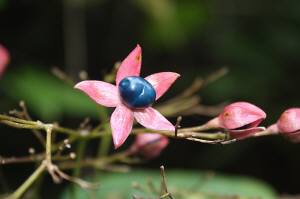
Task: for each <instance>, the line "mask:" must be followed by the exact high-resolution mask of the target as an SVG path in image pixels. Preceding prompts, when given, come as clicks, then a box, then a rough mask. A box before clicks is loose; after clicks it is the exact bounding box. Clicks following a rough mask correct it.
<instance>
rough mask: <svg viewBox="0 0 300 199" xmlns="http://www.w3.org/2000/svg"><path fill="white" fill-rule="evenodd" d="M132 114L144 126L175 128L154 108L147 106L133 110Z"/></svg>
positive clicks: (160, 128)
mask: <svg viewBox="0 0 300 199" xmlns="http://www.w3.org/2000/svg"><path fill="white" fill-rule="evenodd" d="M133 114H134V117H135V119H136V121H137V122H138V123H140V124H141V125H143V126H144V127H146V128H149V129H154V130H169V131H174V130H175V127H174V125H173V124H171V122H169V121H168V120H167V119H166V118H165V117H164V116H162V115H161V114H160V113H159V112H158V111H157V110H155V109H154V108H151V107H148V108H146V109H143V110H134V113H133Z"/></svg>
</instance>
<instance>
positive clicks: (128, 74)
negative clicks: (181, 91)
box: [75, 45, 300, 158]
mask: <svg viewBox="0 0 300 199" xmlns="http://www.w3.org/2000/svg"><path fill="white" fill-rule="evenodd" d="M141 61H142V49H141V47H140V46H139V45H137V47H136V48H135V49H134V50H133V51H132V52H131V53H130V54H129V55H128V56H127V57H126V58H125V59H124V60H123V61H122V63H121V65H120V67H119V69H118V71H117V74H116V85H112V84H110V83H106V82H103V81H95V80H92V81H91V80H88V81H82V82H79V83H78V84H76V85H75V88H77V89H79V90H81V91H83V92H84V93H86V94H87V95H88V96H89V97H90V98H91V99H92V100H94V101H95V102H96V103H98V104H100V105H103V106H106V107H116V109H115V110H114V112H113V113H112V115H111V120H110V124H111V129H112V136H113V142H114V145H115V148H118V147H120V146H121V145H122V144H123V143H124V142H125V140H126V139H127V137H128V136H129V134H130V132H131V130H132V126H133V122H134V119H135V120H136V121H137V122H138V123H139V124H141V125H143V126H144V127H146V128H149V129H154V130H167V131H175V127H174V125H173V124H171V123H170V122H169V121H168V120H167V119H166V118H165V117H164V116H162V115H161V114H160V113H159V112H158V111H157V110H155V109H154V108H152V107H151V105H152V104H153V103H154V102H155V101H156V100H158V99H159V98H160V97H161V96H162V95H163V94H164V93H165V92H166V91H167V90H168V89H169V88H170V86H171V85H172V84H173V83H174V82H175V80H176V79H177V78H178V77H179V76H180V75H179V74H177V73H174V72H161V73H155V74H153V75H150V76H148V77H146V78H142V77H140V69H141ZM265 118H266V113H265V112H264V111H263V110H262V109H260V108H259V107H257V106H255V105H253V104H251V103H248V102H235V103H232V104H229V105H228V106H226V107H224V109H223V111H221V113H220V114H219V115H218V116H217V117H215V118H213V119H212V120H210V121H208V122H207V123H206V124H204V125H202V126H201V128H200V129H201V130H211V129H221V130H222V131H223V132H226V133H227V134H228V135H229V137H230V139H234V140H240V139H245V138H248V137H251V136H254V135H257V134H259V133H269V134H277V133H282V134H284V135H286V136H288V137H289V138H291V139H292V140H293V141H297V142H300V108H292V109H288V110H287V111H285V112H284V113H283V114H282V115H281V117H280V118H279V120H278V121H277V123H276V124H273V125H271V126H270V127H269V128H267V129H266V128H265V127H262V126H259V125H260V123H261V122H262V121H263V120H264V119H265ZM167 145H168V138H166V137H164V136H162V135H159V134H151V133H149V134H141V135H138V136H137V137H136V140H135V142H134V144H133V145H132V147H131V151H136V152H139V153H141V154H143V155H144V156H145V157H146V158H153V157H155V156H157V155H158V154H160V152H161V151H162V150H163V149H164V148H165V147H166V146H167Z"/></svg>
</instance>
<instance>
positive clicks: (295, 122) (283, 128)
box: [267, 108, 300, 142]
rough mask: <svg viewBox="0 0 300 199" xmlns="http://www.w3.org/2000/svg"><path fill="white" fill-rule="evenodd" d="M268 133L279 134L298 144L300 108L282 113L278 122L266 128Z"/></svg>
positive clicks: (299, 138) (299, 139)
mask: <svg viewBox="0 0 300 199" xmlns="http://www.w3.org/2000/svg"><path fill="white" fill-rule="evenodd" d="M267 131H269V132H270V133H281V134H283V135H285V136H287V137H288V138H289V139H290V140H291V141H293V142H300V108H290V109H287V110H286V111H284V112H283V113H282V114H281V116H280V117H279V119H278V121H277V122H276V123H275V124H273V125H271V126H270V127H268V129H267Z"/></svg>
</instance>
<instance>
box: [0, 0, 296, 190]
mask: <svg viewBox="0 0 300 199" xmlns="http://www.w3.org/2000/svg"><path fill="white" fill-rule="evenodd" d="M0 27H1V28H0V42H1V43H3V44H4V45H5V46H6V47H7V48H8V49H9V51H10V53H11V64H10V65H9V68H8V69H7V73H6V74H5V75H4V78H3V79H1V80H0V96H1V98H0V111H1V112H8V111H9V110H11V109H13V108H15V107H17V105H18V102H19V100H25V101H26V103H27V104H28V106H29V111H30V112H31V113H32V115H33V116H34V118H36V119H41V120H43V121H51V122H52V121H60V122H61V123H62V124H65V125H68V126H73V127H76V126H77V125H78V124H79V122H80V119H81V118H82V117H88V116H90V117H93V116H95V115H96V113H95V112H94V110H95V105H94V104H93V103H91V102H90V101H89V100H88V99H87V98H85V97H83V95H81V94H80V93H78V92H74V91H73V90H72V88H71V87H70V86H68V85H64V84H62V83H61V82H60V81H59V80H58V79H57V78H55V77H54V76H53V75H51V72H50V71H51V68H53V67H54V66H57V67H59V68H61V69H63V70H64V71H66V73H68V74H70V75H71V76H72V77H73V78H74V79H76V80H78V73H79V71H81V70H86V71H87V72H88V75H89V78H90V79H101V78H102V77H103V75H104V74H105V73H107V72H109V71H110V70H111V68H112V67H113V64H114V63H115V62H116V61H119V60H121V59H123V58H124V57H125V56H126V55H127V54H128V53H129V52H130V51H131V50H132V49H133V48H134V47H135V45H136V44H137V43H139V44H140V45H141V46H142V48H143V69H142V73H143V75H148V74H151V73H153V72H158V71H176V72H178V73H180V74H181V75H182V78H181V79H180V81H178V82H177V83H176V85H175V86H174V87H173V89H172V90H171V91H170V92H169V93H168V95H166V96H165V97H164V98H162V100H165V99H167V98H171V97H172V95H174V94H176V93H179V92H180V91H182V90H184V89H185V88H187V87H189V85H190V84H191V82H192V80H193V79H194V78H196V77H198V76H205V75H207V74H209V73H212V72H213V71H215V70H217V69H219V68H220V67H223V66H226V67H228V68H229V70H230V72H229V74H228V75H226V76H225V77H223V78H221V79H220V80H218V81H217V82H215V83H213V84H211V85H209V86H207V87H206V88H205V89H203V90H201V92H199V95H201V96H202V99H203V103H205V104H209V105H213V104H217V103H221V102H230V101H236V100H246V101H249V102H252V103H254V104H257V105H258V106H260V107H261V108H263V109H264V110H265V111H266V112H267V114H268V119H267V120H266V121H265V122H264V125H269V124H271V123H273V122H275V121H276V119H277V117H278V116H279V115H280V113H281V112H282V111H283V110H284V109H286V108H288V107H295V106H300V92H298V91H299V75H300V68H299V64H300V58H299V52H300V1H297V0H289V1H268V0H267V1H259V0H244V1H238V0H227V1H223V0H185V1H180V0H173V1H172V0H129V1H125V0H86V1H83V0H63V1H35V0H18V1H11V0H0ZM207 119H208V118H205V117H199V116H191V117H188V118H184V120H183V125H196V124H199V123H202V122H204V121H206V120H207ZM172 121H173V122H174V121H175V120H174V119H173V120H172ZM0 131H1V134H0V155H5V156H12V155H13V156H18V155H24V154H27V151H28V148H29V147H31V146H34V147H35V148H36V149H37V150H39V149H41V147H40V146H39V145H38V143H37V141H36V140H35V139H34V137H33V136H32V137H31V136H30V135H28V134H24V133H20V132H19V130H14V129H11V128H6V127H3V126H0ZM92 147H93V145H91V149H90V150H91V151H92ZM298 152H300V145H297V144H292V143H290V142H289V141H288V140H285V139H283V138H281V137H268V138H259V139H251V140H246V141H242V142H239V143H235V144H231V145H226V146H214V145H213V146H209V145H202V144H198V143H192V142H186V141H182V140H179V141H178V140H174V141H172V142H171V144H170V146H169V147H168V148H167V150H166V151H165V152H164V153H163V154H162V155H161V156H160V157H159V158H157V159H155V160H153V161H151V162H149V163H147V164H144V165H142V166H143V167H152V168H158V167H159V166H160V165H161V164H164V165H166V166H167V167H169V168H186V169H194V170H216V171H221V172H226V173H233V174H244V175H249V176H253V177H257V178H259V179H262V180H265V181H267V182H268V183H270V184H271V185H272V186H274V187H275V188H276V190H278V192H279V193H290V194H297V193H300V189H299V179H300V173H299V166H300V156H299V155H298ZM1 170H2V174H4V175H5V179H6V180H7V181H8V183H7V184H9V185H11V186H12V187H15V186H17V185H18V184H20V183H21V182H22V181H23V180H24V179H25V178H26V176H28V174H29V173H30V171H31V170H32V165H10V166H4V167H2V168H1ZM0 178H2V177H1V176H0ZM49 187H50V188H49ZM49 187H48V188H49V189H58V188H59V186H57V185H52V184H51V183H49ZM2 189H5V187H4V188H3V187H2ZM44 191H45V192H46V191H47V190H46V189H45V190H44Z"/></svg>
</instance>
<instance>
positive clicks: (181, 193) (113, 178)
mask: <svg viewBox="0 0 300 199" xmlns="http://www.w3.org/2000/svg"><path fill="white" fill-rule="evenodd" d="M166 176H167V185H168V190H169V192H170V193H172V195H173V196H174V198H176V199H178V198H182V199H194V198H195V199H196V198H197V199H199V198H200V199H215V198H219V199H220V198H224V199H225V198H228V199H229V198H230V197H233V196H236V197H235V198H237V199H238V198H240V199H251V198H253V199H254V198H256V199H258V198H263V199H275V198H276V194H275V192H274V190H273V189H272V188H271V187H270V186H269V185H267V184H266V183H264V182H262V181H259V180H257V179H253V178H249V177H242V176H229V175H221V174H215V175H212V174H211V173H208V172H199V171H183V170H167V172H166ZM92 180H94V181H99V182H100V187H99V189H98V190H96V191H95V192H94V193H91V192H87V191H86V190H83V189H81V188H79V187H78V186H72V187H69V188H68V189H67V190H66V191H65V192H64V193H63V195H62V199H66V198H74V196H76V198H88V195H90V194H94V195H95V196H96V198H108V199H132V196H133V195H134V196H136V197H142V198H158V196H159V190H160V175H159V171H151V170H148V171H146V170H144V171H142V170H139V171H131V172H129V173H106V174H102V175H101V176H99V177H94V178H93V179H92ZM149 182H151V183H152V184H153V185H154V189H155V190H156V191H151V190H152V189H153V188H151V186H149ZM133 184H136V185H138V187H139V189H137V188H134V187H133V186H132V185H133ZM71 196H72V197H71Z"/></svg>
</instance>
